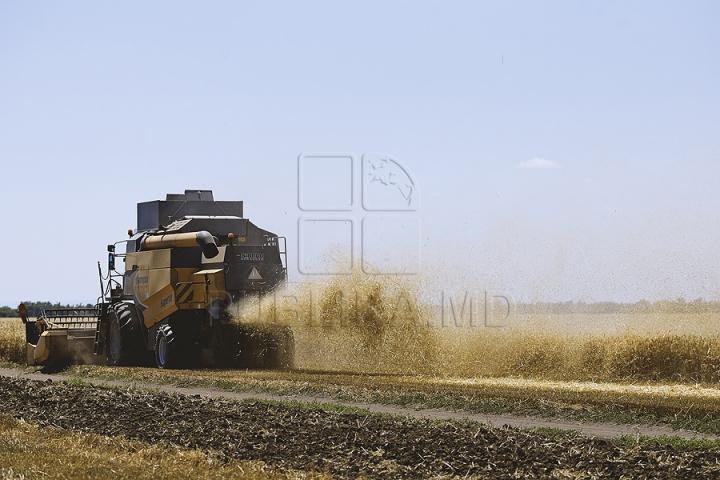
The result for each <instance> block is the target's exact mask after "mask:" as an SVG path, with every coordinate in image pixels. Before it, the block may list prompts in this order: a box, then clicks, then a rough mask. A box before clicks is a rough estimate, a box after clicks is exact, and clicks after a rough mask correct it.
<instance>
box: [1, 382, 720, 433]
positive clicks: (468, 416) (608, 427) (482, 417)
mask: <svg viewBox="0 0 720 480" xmlns="http://www.w3.org/2000/svg"><path fill="white" fill-rule="evenodd" d="M0 376H4V377H11V378H12V377H19V378H27V379H32V380H39V381H46V380H48V379H50V380H53V381H62V380H70V379H76V378H77V377H70V376H66V375H62V374H53V375H47V374H43V373H37V372H36V373H27V372H24V371H21V370H15V369H9V368H0ZM87 381H88V382H91V383H94V384H97V385H108V386H116V387H117V386H119V387H131V386H132V387H135V388H139V389H152V390H160V391H163V392H167V393H179V394H183V395H190V396H197V395H199V396H201V397H207V398H220V399H229V400H249V399H258V400H275V401H282V400H297V401H300V402H308V403H312V402H316V403H335V404H339V405H344V406H349V407H356V408H362V409H365V410H369V411H371V412H376V413H386V414H391V415H405V416H408V417H412V418H418V419H431V420H471V421H475V422H480V423H485V424H488V425H490V426H493V427H503V426H505V425H507V426H511V427H517V428H557V429H562V430H574V431H577V432H580V433H582V434H584V435H587V436H592V437H598V438H614V437H620V436H623V435H646V436H660V435H667V436H679V437H682V438H685V439H693V438H709V439H718V438H720V437H718V436H715V435H709V434H699V433H697V432H692V431H687V430H676V429H672V428H670V427H667V426H662V425H658V426H652V425H629V424H616V423H597V422H593V423H590V422H577V421H568V420H558V419H542V418H535V417H521V416H517V415H495V414H472V413H467V412H455V411H449V410H440V409H422V410H415V409H411V408H402V407H398V406H392V405H384V404H378V403H355V402H340V401H337V400H335V399H332V398H329V397H321V396H305V395H292V396H280V395H270V394H267V393H262V392H227V391H222V390H216V389H210V388H183V387H176V386H172V385H158V384H149V383H139V382H131V381H122V380H119V381H118V380H101V381H99V380H93V379H87Z"/></svg>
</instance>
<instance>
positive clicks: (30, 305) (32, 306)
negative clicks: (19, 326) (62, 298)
mask: <svg viewBox="0 0 720 480" xmlns="http://www.w3.org/2000/svg"><path fill="white" fill-rule="evenodd" d="M23 303H24V304H25V307H26V308H27V310H28V318H37V316H38V315H40V311H41V310H49V309H52V308H91V307H93V305H90V304H89V303H88V304H87V305H63V304H61V303H51V302H23ZM19 316H20V315H18V311H17V307H15V308H11V307H0V317H4V318H8V317H10V318H18V317H19Z"/></svg>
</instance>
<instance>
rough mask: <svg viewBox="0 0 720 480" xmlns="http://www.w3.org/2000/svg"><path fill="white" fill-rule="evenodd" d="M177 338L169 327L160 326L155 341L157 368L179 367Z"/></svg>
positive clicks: (166, 325)
mask: <svg viewBox="0 0 720 480" xmlns="http://www.w3.org/2000/svg"><path fill="white" fill-rule="evenodd" d="M177 347H178V338H177V336H176V335H175V333H174V332H173V329H172V327H171V326H170V325H168V324H165V325H162V326H161V327H160V328H159V329H158V332H157V337H156V339H155V363H156V364H157V366H158V368H177V367H178V366H179V365H180V358H179V353H180V350H181V349H179V348H177Z"/></svg>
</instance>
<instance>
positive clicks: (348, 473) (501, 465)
mask: <svg viewBox="0 0 720 480" xmlns="http://www.w3.org/2000/svg"><path fill="white" fill-rule="evenodd" d="M0 411H2V412H4V413H5V414H8V415H12V416H14V417H16V418H21V419H24V420H25V421H27V422H30V423H34V424H40V425H42V426H54V427H59V428H63V429H68V430H74V431H80V432H90V433H96V434H101V435H107V436H124V437H127V438H130V439H136V440H140V441H144V442H148V443H158V442H165V443H168V444H174V445H179V446H182V447H186V448H196V449H200V450H202V451H205V452H207V453H208V454H209V455H211V456H214V457H216V458H218V459H220V460H228V459H233V458H234V459H257V460H262V461H264V462H266V463H268V464H270V465H273V466H276V467H279V468H289V469H296V470H318V471H327V472H329V473H332V474H334V475H337V476H343V477H351V478H356V477H359V476H364V477H370V478H387V477H395V478H418V477H431V476H457V477H463V478H465V477H476V478H540V477H543V478H544V477H553V476H557V477H561V478H562V477H573V478H593V477H610V478H620V477H621V476H627V477H629V478H717V477H718V476H719V475H720V452H718V451H697V450H691V451H684V450H675V449H673V448H670V447H660V446H649V445H648V444H641V445H633V446H630V447H621V446H619V445H618V444H615V443H613V442H609V441H607V440H603V439H597V438H588V437H584V436H581V435H577V434H573V433H567V434H561V433H548V434H545V433H540V432H535V431H527V430H521V429H517V428H514V427H503V428H495V427H491V426H488V425H482V424H477V423H473V422H464V423H463V422H447V421H431V420H423V419H411V418H399V417H387V416H379V415H359V414H348V413H342V414H340V413H332V412H327V411H322V410H312V409H307V408H300V407H289V406H283V405H274V404H268V403H261V402H254V403H242V402H235V401H230V400H223V399H216V398H203V397H200V396H199V395H198V396H188V395H180V394H169V393H164V392H158V393H150V392H148V391H142V390H133V389H129V390H121V389H108V388H100V387H92V386H84V385H73V384H67V383H66V382H52V381H45V382H40V381H35V380H27V379H22V378H7V377H0Z"/></svg>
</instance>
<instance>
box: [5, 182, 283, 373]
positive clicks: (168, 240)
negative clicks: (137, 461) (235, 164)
mask: <svg viewBox="0 0 720 480" xmlns="http://www.w3.org/2000/svg"><path fill="white" fill-rule="evenodd" d="M128 234H129V238H128V239H127V240H122V241H120V242H116V243H114V244H112V245H108V274H107V276H105V277H104V276H103V275H102V270H101V267H100V263H99V262H98V270H99V271H100V284H101V289H102V295H101V297H100V298H99V299H98V302H97V304H96V305H95V307H93V308H63V309H54V310H44V311H43V312H42V313H41V314H40V315H39V316H38V318H37V320H29V319H28V317H27V309H26V308H25V306H24V305H22V304H21V305H20V307H19V308H18V313H19V314H20V317H21V318H22V320H23V322H24V323H25V331H26V341H27V362H28V365H45V366H48V365H51V364H54V363H68V362H76V363H103V360H104V362H105V363H107V365H146V364H149V363H151V362H152V359H153V358H154V363H155V364H156V365H157V366H158V367H159V368H176V367H183V366H193V365H201V364H203V365H208V364H230V365H232V366H242V367H248V368H284V367H290V366H291V365H292V357H293V343H294V341H293V336H292V331H291V330H290V329H289V328H280V327H277V326H258V325H255V326H239V325H237V324H232V323H231V322H230V320H231V314H230V312H229V311H228V307H230V306H231V305H233V304H236V303H237V302H240V301H242V299H243V298H244V297H246V296H248V295H257V294H262V293H267V292H270V291H271V290H273V289H274V288H275V287H277V286H278V285H279V284H280V283H281V282H283V281H284V280H286V275H287V273H286V272H287V270H286V265H287V253H286V248H285V238H284V237H278V236H277V235H276V234H274V233H272V232H268V231H266V230H262V229H261V228H258V227H257V226H255V224H253V223H252V222H250V221H249V220H248V219H246V218H243V202H241V201H215V200H214V199H213V194H212V191H210V190H186V191H185V193H184V194H180V195H175V194H168V195H167V198H166V200H164V201H162V200H156V201H151V202H144V203H139V204H138V206H137V230H135V231H132V230H130V231H128ZM120 243H125V247H126V248H125V253H119V252H117V253H116V246H117V245H118V244H120ZM116 259H122V260H124V262H125V268H124V272H122V273H121V272H118V271H117V270H116V265H115V263H116ZM218 345H220V347H219V348H218ZM213 346H215V348H212V347H213Z"/></svg>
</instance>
